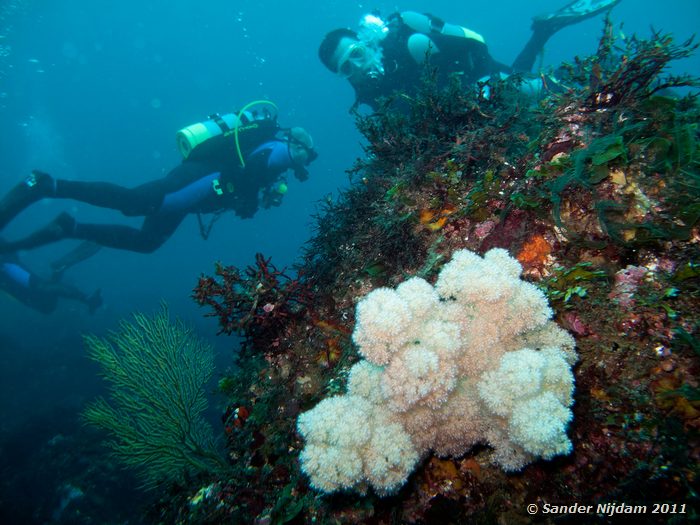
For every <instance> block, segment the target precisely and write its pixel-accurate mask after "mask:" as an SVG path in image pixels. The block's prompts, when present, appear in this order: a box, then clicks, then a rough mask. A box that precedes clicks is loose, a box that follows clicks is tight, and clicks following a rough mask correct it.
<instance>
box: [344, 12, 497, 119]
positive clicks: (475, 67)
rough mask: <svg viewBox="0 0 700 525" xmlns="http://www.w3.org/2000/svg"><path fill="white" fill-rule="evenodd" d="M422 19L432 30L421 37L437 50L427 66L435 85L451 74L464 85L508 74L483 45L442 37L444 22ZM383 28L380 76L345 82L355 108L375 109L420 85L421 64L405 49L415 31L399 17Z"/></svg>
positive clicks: (451, 37) (432, 17)
mask: <svg viewBox="0 0 700 525" xmlns="http://www.w3.org/2000/svg"><path fill="white" fill-rule="evenodd" d="M425 16H426V17H427V18H429V19H430V21H431V27H432V28H433V29H432V30H431V31H430V32H429V33H423V34H425V35H426V36H428V37H429V38H430V40H432V41H433V42H434V43H435V45H436V47H437V48H438V49H439V52H436V53H433V54H431V55H430V62H429V63H430V65H431V66H432V67H435V68H436V70H437V75H438V78H437V80H438V82H439V83H444V82H445V81H446V80H447V79H448V78H449V76H450V75H453V74H459V75H461V78H462V80H463V81H464V82H465V83H472V82H475V81H477V80H478V79H480V78H482V77H484V76H487V75H491V74H495V73H498V72H501V71H503V72H508V71H510V68H509V67H508V66H506V65H504V64H500V63H499V62H497V61H495V60H494V59H493V58H492V57H491V55H490V54H489V52H488V48H487V46H486V44H484V43H483V42H481V41H479V40H477V39H474V38H467V37H466V36H454V35H446V34H442V33H441V32H440V28H441V27H442V26H443V25H444V22H443V21H442V20H441V19H439V18H437V17H435V16H433V15H430V14H427V13H426V14H425ZM387 26H388V29H389V32H388V33H387V35H386V37H385V38H384V40H382V42H381V49H382V54H383V58H382V65H383V66H384V74H382V75H377V76H376V77H375V78H368V77H363V78H355V77H351V78H349V81H350V84H351V85H352V86H353V88H354V89H355V97H356V104H367V105H369V106H372V107H375V106H376V101H377V99H378V98H380V97H384V96H388V95H391V94H392V93H393V92H394V91H398V92H402V93H408V94H411V93H414V92H415V90H416V89H417V88H418V87H419V86H420V85H421V77H422V75H423V73H424V65H425V64H424V63H423V62H417V61H416V60H415V59H414V57H413V56H412V55H411V53H410V51H409V47H408V41H409V38H410V37H411V35H414V34H416V33H419V31H416V30H414V29H413V28H411V27H410V26H408V25H407V24H406V23H405V22H404V21H403V20H402V18H401V14H400V13H394V14H392V15H391V16H390V17H389V21H388V24H387Z"/></svg>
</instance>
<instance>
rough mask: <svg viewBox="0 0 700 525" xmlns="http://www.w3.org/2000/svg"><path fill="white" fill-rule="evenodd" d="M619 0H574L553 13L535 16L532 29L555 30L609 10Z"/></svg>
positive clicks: (619, 0)
mask: <svg viewBox="0 0 700 525" xmlns="http://www.w3.org/2000/svg"><path fill="white" fill-rule="evenodd" d="M621 1H622V0H576V1H575V2H571V3H569V4H567V5H565V6H564V7H562V8H561V9H559V10H558V11H555V12H553V13H550V14H548V15H541V16H536V17H535V18H533V20H532V28H533V29H534V30H536V29H547V30H550V31H552V32H555V31H558V30H559V29H561V28H562V27H566V26H568V25H571V24H576V23H578V22H581V21H583V20H586V19H588V18H592V17H594V16H596V15H598V14H600V13H602V12H604V11H609V10H610V9H612V8H613V7H615V6H616V5H617V4H619V3H620V2H621Z"/></svg>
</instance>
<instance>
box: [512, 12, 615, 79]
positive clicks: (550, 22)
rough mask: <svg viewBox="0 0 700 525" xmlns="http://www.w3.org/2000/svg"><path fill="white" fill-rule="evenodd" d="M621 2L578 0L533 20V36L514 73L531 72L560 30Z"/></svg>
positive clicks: (516, 64)
mask: <svg viewBox="0 0 700 525" xmlns="http://www.w3.org/2000/svg"><path fill="white" fill-rule="evenodd" d="M620 1H621V0H576V1H574V2H569V3H568V4H566V5H565V6H564V7H562V8H561V9H559V10H558V11H555V12H553V13H549V14H547V15H541V16H536V17H535V18H533V19H532V36H531V37H530V40H528V42H527V43H526V44H525V47H524V48H523V50H522V51H521V52H520V54H519V55H518V57H517V58H516V59H515V61H514V62H513V66H512V68H513V71H515V72H518V73H521V72H528V71H530V70H531V69H532V66H533V65H534V64H535V60H536V59H537V55H539V54H540V53H541V52H542V49H544V46H545V44H546V43H547V40H549V39H550V38H551V37H552V35H554V34H555V33H556V32H557V31H559V30H560V29H562V28H564V27H566V26H569V25H571V24H576V23H578V22H581V21H583V20H586V19H588V18H591V17H593V16H596V15H598V14H600V13H603V12H605V11H609V10H610V9H612V8H613V7H615V5H617V4H618V3H620Z"/></svg>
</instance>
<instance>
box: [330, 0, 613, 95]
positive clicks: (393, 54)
mask: <svg viewBox="0 0 700 525" xmlns="http://www.w3.org/2000/svg"><path fill="white" fill-rule="evenodd" d="M619 2H620V0H577V1H575V2H571V3H569V4H567V5H566V6H565V7H563V8H562V9H560V10H558V11H556V12H554V13H551V14H548V15H544V16H539V17H535V18H534V19H533V22H532V36H531V38H530V40H529V41H528V42H527V44H526V45H525V47H524V48H523V50H522V51H521V52H520V54H519V55H518V57H517V58H516V59H515V61H514V62H513V64H512V66H507V65H505V64H501V63H500V62H498V61H496V60H495V59H494V58H493V57H491V55H490V54H489V52H488V48H487V46H486V43H485V41H484V38H483V37H482V36H481V35H479V34H478V33H475V32H474V31H471V30H469V29H467V28H465V27H462V26H458V25H455V24H449V23H445V22H444V21H443V20H441V19H440V18H437V17H435V16H433V15H430V14H420V13H416V12H413V11H405V12H401V13H393V14H391V15H390V16H389V17H388V19H387V21H386V22H385V21H383V20H382V19H381V18H379V17H378V16H376V15H366V16H365V17H364V18H363V19H362V21H361V22H360V30H359V31H358V32H356V31H353V30H351V29H345V28H343V29H336V30H334V31H331V32H330V33H328V34H327V35H326V36H325V38H324V39H323V41H322V42H321V45H320V47H319V51H318V54H319V58H320V59H321V62H323V64H324V65H325V66H326V67H327V68H328V69H330V70H331V71H332V72H334V73H337V74H339V75H341V76H342V77H345V78H347V79H348V81H349V82H350V84H351V85H352V87H353V88H354V90H355V104H354V105H353V109H355V108H356V107H357V106H359V105H360V104H367V105H368V106H370V107H372V108H373V109H376V104H377V100H378V99H379V98H381V97H385V96H388V95H391V94H392V93H393V92H394V91H400V92H404V93H411V92H413V91H414V90H415V89H416V88H417V87H418V86H419V85H420V81H421V77H422V75H423V69H424V68H423V66H424V65H425V64H426V61H427V60H429V63H430V65H431V66H433V67H435V68H436V72H437V75H438V77H437V80H438V82H444V81H445V80H446V79H447V78H448V77H449V76H451V75H453V74H459V75H461V78H462V80H463V81H464V82H466V83H475V82H477V81H485V80H487V79H488V78H490V77H491V76H494V75H502V74H511V73H527V72H529V71H530V70H531V69H532V66H533V65H534V63H535V60H536V58H537V55H539V54H540V52H541V51H542V49H543V48H544V45H545V43H546V42H547V40H549V38H550V37H551V36H552V35H554V34H555V33H556V32H557V31H559V30H560V29H562V28H564V27H566V26H568V25H571V24H575V23H577V22H580V21H582V20H585V19H587V18H591V17H593V16H595V15H598V14H600V13H602V12H605V11H609V10H610V9H612V8H613V7H614V6H615V5H616V4H618V3H619ZM539 83H540V87H541V83H542V81H541V80H539Z"/></svg>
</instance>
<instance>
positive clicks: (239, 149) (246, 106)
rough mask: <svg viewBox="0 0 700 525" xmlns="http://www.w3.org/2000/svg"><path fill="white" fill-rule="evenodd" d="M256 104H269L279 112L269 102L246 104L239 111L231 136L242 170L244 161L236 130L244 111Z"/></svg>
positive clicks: (276, 108) (260, 101) (275, 106)
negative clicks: (233, 139)
mask: <svg viewBox="0 0 700 525" xmlns="http://www.w3.org/2000/svg"><path fill="white" fill-rule="evenodd" d="M256 104H269V105H270V106H272V107H273V108H275V110H276V111H277V112H279V108H278V107H277V104H275V103H274V102H271V101H269V100H254V101H253V102H249V103H248V104H246V105H245V106H243V109H241V110H240V111H239V112H238V120H237V122H236V127H235V128H234V129H233V136H234V138H235V142H236V153H238V160H240V161H241V167H242V168H245V160H244V159H243V153H242V152H241V143H240V142H239V141H238V128H239V127H240V125H241V122H242V120H241V117H242V116H243V113H245V111H246V110H247V109H248V108H249V107H251V106H255V105H256Z"/></svg>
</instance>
